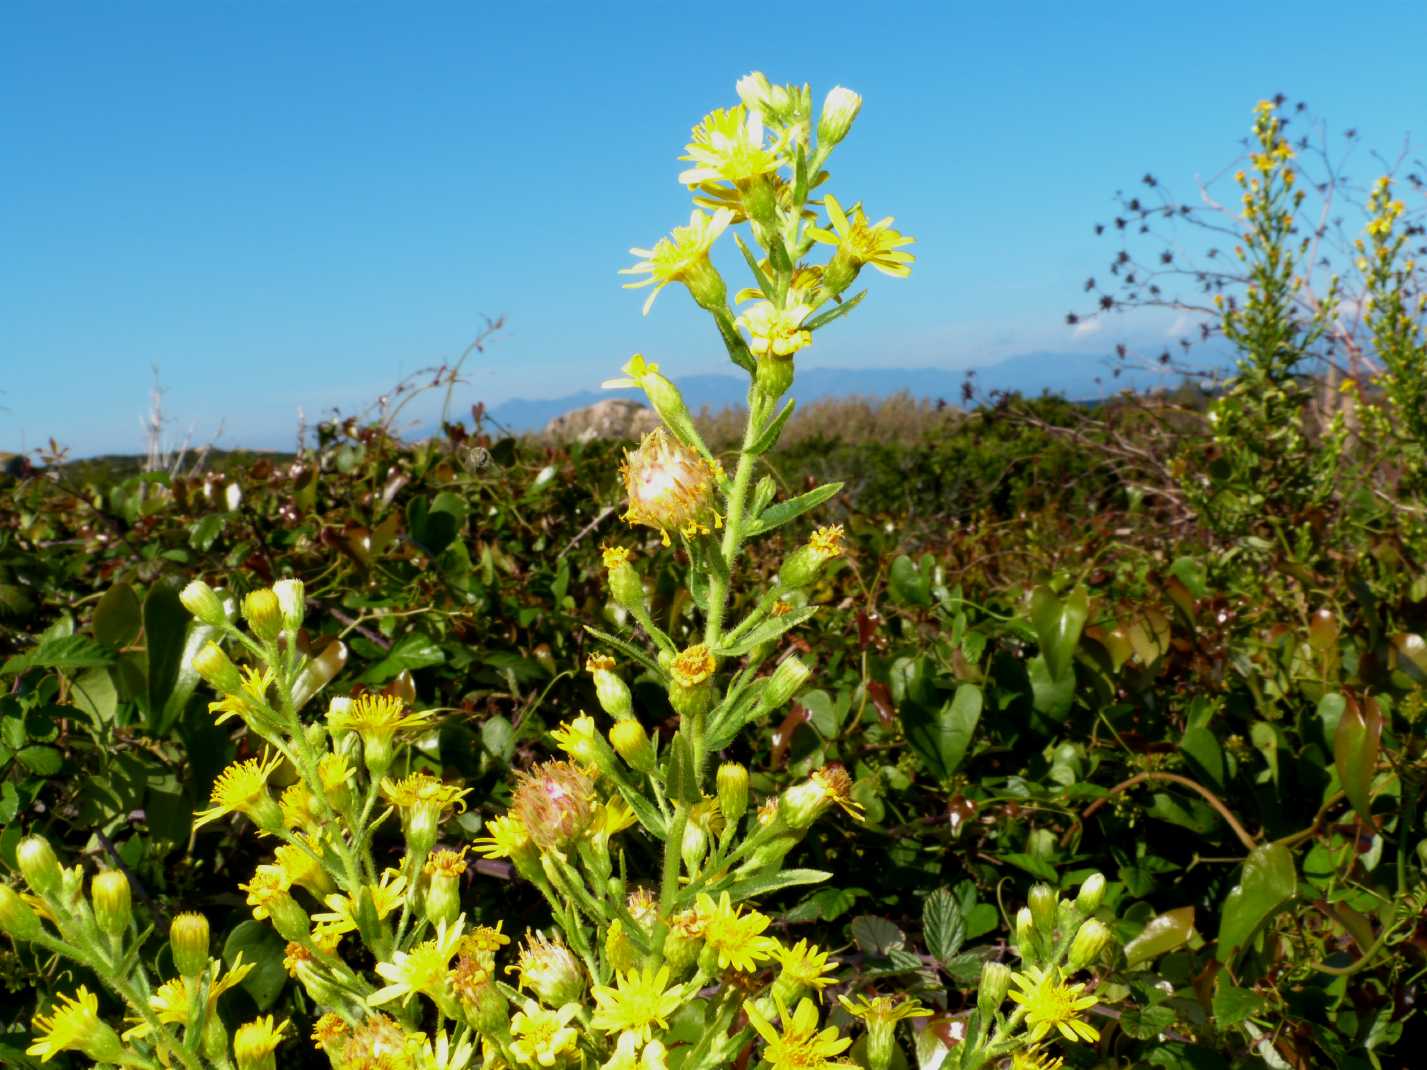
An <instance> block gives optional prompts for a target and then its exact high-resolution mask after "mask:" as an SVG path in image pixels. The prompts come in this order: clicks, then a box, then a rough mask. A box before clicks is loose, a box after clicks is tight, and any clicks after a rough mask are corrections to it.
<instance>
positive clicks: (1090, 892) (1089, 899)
mask: <svg viewBox="0 0 1427 1070" xmlns="http://www.w3.org/2000/svg"><path fill="white" fill-rule="evenodd" d="M1104 898H1105V874H1103V873H1092V874H1090V876H1088V877H1086V878H1085V883H1084V884H1082V885H1081V886H1080V894H1079V895H1077V896H1076V897H1075V905H1076V907H1077V908H1078V909H1079V910H1080V912H1081V913H1082V914H1094V913H1095V911H1097V910H1099V909H1100V903H1101V902H1102V901H1103V900H1104Z"/></svg>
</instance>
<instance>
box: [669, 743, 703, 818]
mask: <svg viewBox="0 0 1427 1070" xmlns="http://www.w3.org/2000/svg"><path fill="white" fill-rule="evenodd" d="M664 788H665V790H666V791H667V792H668V794H669V798H670V799H672V800H673V801H674V802H682V803H687V804H688V805H690V806H692V805H693V804H694V803H696V802H698V801H699V799H700V797H701V792H700V791H699V782H698V777H697V775H696V774H695V772H694V755H693V749H692V746H691V744H690V743H689V737H688V736H686V735H684V733H683V731H678V732H675V733H674V738H673V739H672V740H671V741H670V742H669V761H668V765H667V767H666V769H665V772H664Z"/></svg>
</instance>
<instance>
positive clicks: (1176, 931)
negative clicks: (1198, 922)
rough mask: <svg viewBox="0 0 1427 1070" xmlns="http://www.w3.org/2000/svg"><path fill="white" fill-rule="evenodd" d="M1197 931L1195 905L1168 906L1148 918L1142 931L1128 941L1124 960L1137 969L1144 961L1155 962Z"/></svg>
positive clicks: (1181, 944)
mask: <svg viewBox="0 0 1427 1070" xmlns="http://www.w3.org/2000/svg"><path fill="white" fill-rule="evenodd" d="M1193 935H1194V908H1193V907H1192V906H1191V907H1179V908H1177V909H1175V910H1167V911H1165V912H1164V913H1163V914H1159V915H1157V916H1155V917H1153V918H1151V919H1150V920H1149V924H1147V925H1146V926H1145V927H1144V928H1143V929H1141V930H1140V934H1139V935H1138V936H1136V937H1135V938H1134V939H1133V940H1131V941H1130V942H1129V943H1127V944H1126V945H1125V962H1126V964H1127V965H1128V966H1129V968H1130V969H1132V970H1133V969H1134V968H1135V967H1136V966H1139V965H1140V964H1142V963H1145V962H1152V961H1154V960H1155V959H1157V958H1159V957H1160V956H1161V955H1163V954H1164V953H1165V952H1167V951H1173V950H1174V949H1175V948H1177V947H1182V946H1184V945H1185V944H1186V943H1188V942H1189V939H1190V937H1191V936H1193Z"/></svg>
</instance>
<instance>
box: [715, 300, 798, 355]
mask: <svg viewBox="0 0 1427 1070" xmlns="http://www.w3.org/2000/svg"><path fill="white" fill-rule="evenodd" d="M811 312H812V308H811V307H809V306H808V305H806V304H802V303H798V304H790V305H788V306H787V307H785V308H777V307H775V306H774V304H773V302H771V301H757V302H755V303H754V304H752V305H751V306H749V307H748V308H747V309H746V310H745V311H744V312H743V314H742V315H740V316H739V317H738V319H736V320H734V324H735V326H738V327H742V328H743V329H744V330H745V331H747V332H748V337H749V340H748V348H749V350H750V352H752V353H753V355H754V356H755V357H766V356H770V355H771V356H775V357H791V356H792V355H793V354H794V353H796V352H797V351H798V350H800V349H804V348H806V347H808V346H810V345H812V344H813V336H812V333H811V332H809V331H805V330H803V326H802V325H803V321H804V320H805V319H807V318H808V314H809V313H811Z"/></svg>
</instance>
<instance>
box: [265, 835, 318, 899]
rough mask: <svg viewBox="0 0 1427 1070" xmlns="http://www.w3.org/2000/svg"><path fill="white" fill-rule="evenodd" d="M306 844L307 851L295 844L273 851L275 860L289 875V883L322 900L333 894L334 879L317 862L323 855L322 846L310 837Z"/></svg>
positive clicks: (284, 845) (285, 845) (286, 844)
mask: <svg viewBox="0 0 1427 1070" xmlns="http://www.w3.org/2000/svg"><path fill="white" fill-rule="evenodd" d="M304 842H305V843H306V844H307V849H306V850H304V849H303V848H302V847H301V846H299V845H298V844H295V843H285V844H283V845H282V846H280V847H278V848H277V849H276V850H275V851H273V856H274V860H275V861H276V862H277V864H278V867H279V868H280V869H281V870H282V871H283V872H284V873H285V874H287V879H288V883H290V884H296V885H300V886H301V887H303V888H306V889H307V890H308V891H309V892H311V893H312V894H313V896H315V897H316V898H317V899H321V898H322V897H323V896H326V895H330V894H331V893H332V879H331V878H330V877H328V876H327V871H326V870H325V869H323V868H322V864H321V863H320V862H319V861H318V860H317V859H318V858H320V857H321V855H322V848H321V846H320V845H319V844H318V843H316V842H315V841H314V840H312V839H311V838H310V837H305V838H304ZM314 856H316V857H314Z"/></svg>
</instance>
